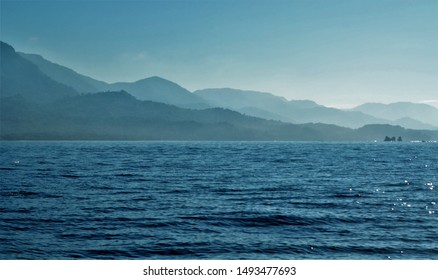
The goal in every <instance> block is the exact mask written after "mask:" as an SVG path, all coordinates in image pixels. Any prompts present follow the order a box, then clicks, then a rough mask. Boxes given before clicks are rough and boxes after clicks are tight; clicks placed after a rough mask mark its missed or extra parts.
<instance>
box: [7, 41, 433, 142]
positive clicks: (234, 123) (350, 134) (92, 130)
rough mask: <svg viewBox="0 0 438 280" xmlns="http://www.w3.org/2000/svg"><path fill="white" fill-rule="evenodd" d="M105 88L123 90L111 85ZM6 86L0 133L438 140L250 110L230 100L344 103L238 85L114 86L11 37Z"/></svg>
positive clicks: (250, 105) (295, 108)
mask: <svg viewBox="0 0 438 280" xmlns="http://www.w3.org/2000/svg"><path fill="white" fill-rule="evenodd" d="M34 63H36V64H34ZM64 83H66V84H64ZM100 87H105V89H103V90H99V92H98V93H86V94H84V93H81V94H79V93H78V92H84V91H87V90H94V89H97V88H100ZM106 87H109V88H120V90H111V91H108V88H106ZM122 88H123V90H122ZM0 90H1V91H0V98H1V100H0V139H72V140H78V139H84V140H85V139H89V140H91V139H96V140H97V139H99V140H103V139H105V140H375V139H377V140H381V139H383V138H384V137H385V136H386V135H388V131H390V132H391V133H392V134H391V135H396V136H401V137H402V138H403V139H405V140H430V139H438V132H437V131H420V130H410V129H405V128H403V127H400V126H388V125H371V126H370V125H368V126H364V127H362V128H360V129H350V128H345V127H339V126H336V125H330V124H322V123H316V124H312V123H307V124H291V123H285V122H281V121H277V120H266V119H262V118H258V117H253V116H247V115H244V114H242V113H239V112H236V111H232V110H230V109H227V107H240V109H241V110H252V111H253V112H259V113H260V112H264V113H266V114H270V115H271V116H276V115H277V116H282V117H284V116H283V114H286V113H289V114H290V115H287V116H288V117H291V116H295V117H297V115H294V114H298V113H300V114H302V115H304V116H305V115H306V114H310V115H311V114H316V112H318V111H316V110H321V109H323V110H325V111H327V110H328V111H332V110H334V111H335V112H337V111H340V110H335V109H331V108H326V107H323V106H320V105H318V104H316V103H314V102H313V101H306V100H304V101H287V100H286V99H284V98H281V97H276V96H274V95H272V94H267V93H257V92H250V91H237V90H233V89H227V92H226V93H225V95H226V94H228V95H230V96H229V98H228V97H226V98H217V96H220V95H221V94H222V93H219V92H223V89H222V90H218V92H214V90H205V91H200V92H197V93H196V94H195V93H191V92H189V91H187V90H186V89H184V88H182V87H181V86H179V85H177V84H176V83H173V82H171V81H168V80H165V79H163V78H159V77H152V78H147V79H143V80H140V81H137V82H134V83H116V84H111V85H108V84H106V83H104V82H100V81H97V80H94V79H92V78H89V77H86V76H83V75H81V74H78V73H77V72H75V71H73V70H71V69H68V68H66V67H64V66H61V65H57V64H54V63H51V62H48V61H46V60H45V59H44V58H42V57H40V56H37V55H25V54H21V55H19V54H18V53H16V52H15V50H14V49H13V48H12V47H11V46H9V45H8V44H6V43H1V87H0ZM105 90H107V91H105ZM212 91H213V92H212ZM222 97H224V95H222ZM140 98H142V99H154V98H155V99H159V100H160V101H162V102H167V103H174V104H179V105H180V104H181V105H182V106H186V107H192V106H194V107H204V106H205V107H208V106H209V105H215V106H220V107H224V108H223V109H221V108H207V109H202V110H200V109H188V108H181V107H178V106H175V105H171V104H165V103H160V102H155V101H151V100H149V101H145V100H140ZM214 98H216V99H214ZM217 103H219V105H217ZM262 105H264V106H262ZM274 109H275V110H276V111H274ZM270 110H273V111H272V112H271V111H270ZM314 110H315V111H314ZM290 111H292V112H293V113H294V114H292V113H290ZM297 112H298V113H297ZM306 112H308V113H306ZM343 113H345V112H343ZM347 113H350V114H356V115H360V114H363V113H360V112H347ZM343 116H346V115H343ZM274 119H275V118H274ZM319 120H321V119H319Z"/></svg>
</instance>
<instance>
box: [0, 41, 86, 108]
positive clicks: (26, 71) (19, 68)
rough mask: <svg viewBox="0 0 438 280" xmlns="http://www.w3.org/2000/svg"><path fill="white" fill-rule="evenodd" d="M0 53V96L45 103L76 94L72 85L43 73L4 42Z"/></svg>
mask: <svg viewBox="0 0 438 280" xmlns="http://www.w3.org/2000/svg"><path fill="white" fill-rule="evenodd" d="M0 55H1V60H0V61H1V62H0V63H1V67H0V69H1V77H0V85H1V91H0V97H8V96H13V95H21V96H23V97H25V98H26V99H28V100H31V101H34V102H39V103H45V102H50V101H53V100H56V99H59V98H63V97H66V96H73V95H76V94H78V93H77V92H76V91H75V90H74V89H73V88H72V87H69V86H66V85H64V84H61V83H58V82H56V81H55V80H53V79H51V78H50V77H48V76H47V75H45V74H44V73H43V72H42V71H41V70H40V69H39V68H38V67H37V66H35V65H34V64H32V63H31V62H30V61H28V60H26V59H24V58H22V57H21V56H20V55H18V54H17V53H16V52H15V50H14V48H13V47H12V46H10V45H8V44H6V43H4V42H0Z"/></svg>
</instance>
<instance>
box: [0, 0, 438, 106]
mask: <svg viewBox="0 0 438 280" xmlns="http://www.w3.org/2000/svg"><path fill="white" fill-rule="evenodd" d="M1 40H2V41H5V42H7V43H9V44H11V45H13V46H14V47H15V48H16V50H18V51H23V52H28V53H38V54H41V55H43V56H44V57H46V58H47V59H49V60H51V61H54V62H57V63H60V64H63V65H65V66H68V67H70V68H72V69H74V70H76V71H78V72H80V73H83V74H85V75H89V76H91V77H94V78H97V79H101V80H104V81H107V82H116V81H135V80H138V79H142V78H145V77H149V76H155V75H156V76H161V77H164V78H167V79H169V80H172V81H175V82H177V83H179V84H180V85H182V86H183V87H186V88H187V89H189V90H196V89H203V88H211V87H233V88H239V89H251V90H259V91H267V92H271V93H274V94H276V95H282V96H284V97H286V98H288V99H312V100H315V101H317V102H319V103H321V104H324V105H329V106H336V107H348V106H352V105H357V104H360V103H364V102H385V103H388V102H395V101H414V102H424V101H431V100H438V78H437V77H438V1H436V0H295V1H294V0H287V1H283V0H271V1H269V0H233V1H231V0H178V1H177V0H162V1H158V0H155V1H147V0H143V1H142V0H137V1H129V0H128V1H121V0H112V1H105V0H94V1H93V0H91V1H85V0H77V1H74V0H59V1H41V0H33V1H21V0H14V1H8V0H1ZM436 104H437V103H436Z"/></svg>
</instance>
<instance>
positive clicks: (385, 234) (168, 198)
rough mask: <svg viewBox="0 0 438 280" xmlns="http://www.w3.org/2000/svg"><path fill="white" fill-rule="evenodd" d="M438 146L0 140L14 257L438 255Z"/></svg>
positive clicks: (3, 198)
mask: <svg viewBox="0 0 438 280" xmlns="http://www.w3.org/2000/svg"><path fill="white" fill-rule="evenodd" d="M437 188H438V144H437V143H405V142H402V143H398V142H397V143H395V142H394V143H384V142H379V143H372V142H109V141H107V142H99V141H95V142H81V141H77V142H75V141H72V142H68V141H66V142H62V141H61V142H57V141H52V142H50V141H49V142H44V141H41V142H39V141H29V142H27V141H17V142H13V141H11V142H9V141H3V142H0V259H31V260H46V259H67V260H70V259H117V260H124V259H168V260H173V259H337V260H351V259H361V260H387V259H409V260H412V259H435V260H436V259H438V206H437V203H438V193H437V191H438V190H437Z"/></svg>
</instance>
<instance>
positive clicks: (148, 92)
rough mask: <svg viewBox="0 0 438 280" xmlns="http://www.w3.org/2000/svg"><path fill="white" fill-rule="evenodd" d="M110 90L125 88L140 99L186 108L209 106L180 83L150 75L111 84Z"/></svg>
mask: <svg viewBox="0 0 438 280" xmlns="http://www.w3.org/2000/svg"><path fill="white" fill-rule="evenodd" d="M109 90H113V91H114V90H115V91H117V90H125V91H127V92H129V93H131V94H132V95H133V96H134V97H136V98H137V99H139V100H150V101H156V102H163V103H166V104H172V105H177V106H181V107H185V108H207V107H210V106H208V105H207V104H206V102H205V100H204V99H202V98H200V97H198V96H196V95H195V94H193V93H191V92H190V91H188V90H187V89H185V88H183V87H181V86H180V85H178V84H176V83H174V82H171V81H169V80H166V79H163V78H160V77H150V78H146V79H142V80H139V81H136V82H132V83H127V82H120V83H114V84H111V85H109Z"/></svg>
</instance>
